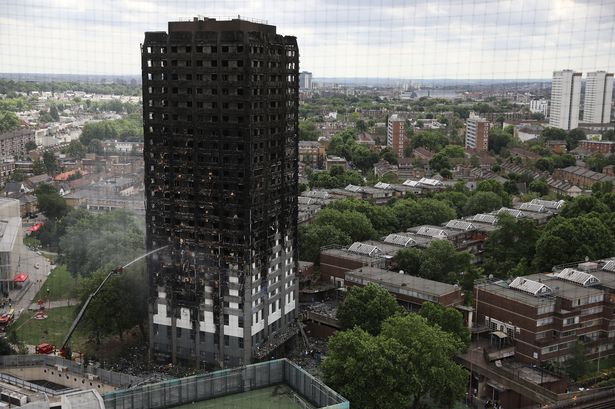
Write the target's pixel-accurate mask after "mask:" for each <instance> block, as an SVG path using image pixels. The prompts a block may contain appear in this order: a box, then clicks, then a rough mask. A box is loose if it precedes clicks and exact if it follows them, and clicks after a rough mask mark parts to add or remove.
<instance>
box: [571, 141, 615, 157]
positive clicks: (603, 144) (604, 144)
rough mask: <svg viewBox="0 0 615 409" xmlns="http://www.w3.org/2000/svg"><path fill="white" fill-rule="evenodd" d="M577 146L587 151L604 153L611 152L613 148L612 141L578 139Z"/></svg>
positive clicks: (614, 144)
mask: <svg viewBox="0 0 615 409" xmlns="http://www.w3.org/2000/svg"><path fill="white" fill-rule="evenodd" d="M579 147H580V148H581V149H584V150H586V151H587V152H591V153H592V154H593V153H602V154H604V155H610V154H612V153H613V152H614V151H615V149H614V147H615V142H614V141H591V140H586V141H579Z"/></svg>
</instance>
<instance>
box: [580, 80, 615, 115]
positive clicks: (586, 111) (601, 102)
mask: <svg viewBox="0 0 615 409" xmlns="http://www.w3.org/2000/svg"><path fill="white" fill-rule="evenodd" d="M612 100H613V73H607V72H606V71H595V72H588V73H587V80H586V82H585V102H584V105H583V122H589V123H598V124H606V123H609V122H611V102H612Z"/></svg>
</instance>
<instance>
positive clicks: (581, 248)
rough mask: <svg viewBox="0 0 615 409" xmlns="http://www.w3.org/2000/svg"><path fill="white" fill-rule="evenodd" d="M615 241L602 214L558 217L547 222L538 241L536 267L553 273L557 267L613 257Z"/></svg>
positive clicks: (535, 257) (535, 258)
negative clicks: (552, 270) (586, 260)
mask: <svg viewBox="0 0 615 409" xmlns="http://www.w3.org/2000/svg"><path fill="white" fill-rule="evenodd" d="M614 252H615V239H614V238H613V233H612V231H611V230H610V229H609V227H608V226H607V225H606V224H605V223H604V222H603V221H602V220H601V217H600V216H599V215H593V214H592V215H583V216H579V217H570V218H567V217H555V218H553V219H551V220H550V221H549V223H547V225H546V226H545V228H544V230H543V232H542V234H541V236H540V238H539V239H538V241H537V242H536V253H535V256H534V261H533V262H534V265H535V267H536V268H537V269H540V270H543V271H550V270H551V268H552V267H553V266H555V265H558V264H563V263H568V262H573V261H579V260H584V259H585V257H588V258H589V259H590V260H596V259H599V258H604V257H610V256H611V255H612V254H613V253H614Z"/></svg>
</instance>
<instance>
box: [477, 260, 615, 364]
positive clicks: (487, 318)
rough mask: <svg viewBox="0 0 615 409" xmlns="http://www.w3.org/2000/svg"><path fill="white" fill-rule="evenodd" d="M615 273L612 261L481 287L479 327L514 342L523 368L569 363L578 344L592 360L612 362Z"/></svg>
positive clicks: (495, 282) (481, 284) (479, 288)
mask: <svg viewBox="0 0 615 409" xmlns="http://www.w3.org/2000/svg"><path fill="white" fill-rule="evenodd" d="M614 269H615V261H612V260H608V261H601V262H599V263H582V264H579V265H578V266H574V268H571V267H567V268H554V270H553V271H554V272H553V273H544V274H532V275H529V276H523V277H516V278H514V279H513V280H509V281H488V282H484V283H480V284H477V285H476V286H475V287H474V297H475V300H476V307H477V308H476V315H477V324H478V325H485V326H487V327H488V328H490V330H491V331H498V332H500V333H502V334H503V336H505V337H507V338H509V339H510V340H512V344H513V345H514V356H515V358H517V359H518V360H520V361H522V362H526V363H532V364H535V365H541V364H543V363H545V362H548V361H558V362H564V361H566V360H567V359H569V358H570V357H571V356H572V354H573V349H574V345H575V343H576V342H577V341H582V342H584V344H585V348H586V354H587V358H588V359H596V358H598V357H600V356H601V357H602V358H606V357H607V356H609V355H612V354H615V349H614V346H615V330H613V328H614V325H615V319H614V317H613V305H614V304H613V300H614V299H615V298H613V291H614V288H613V287H614V286H613V283H614V282H615V280H614V279H615V273H613V271H614Z"/></svg>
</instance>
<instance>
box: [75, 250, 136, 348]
mask: <svg viewBox="0 0 615 409" xmlns="http://www.w3.org/2000/svg"><path fill="white" fill-rule="evenodd" d="M125 261H129V260H125ZM136 270H139V271H140V272H137V271H136ZM144 271H145V268H144V265H143V264H142V263H141V264H139V265H137V266H136V267H134V268H133V267H131V269H130V270H129V271H126V272H123V273H122V276H121V277H120V276H113V277H111V278H110V279H109V281H107V283H106V284H105V286H103V287H102V289H101V290H100V292H99V293H98V294H97V295H96V297H94V298H93V299H92V301H91V302H90V305H89V306H88V309H87V310H86V312H85V315H84V316H83V319H82V321H81V323H80V325H81V326H83V327H84V328H85V329H86V330H87V331H88V332H89V333H90V335H91V336H92V337H93V338H94V339H95V340H96V343H97V344H100V343H101V338H102V337H103V336H104V335H108V334H115V335H117V336H119V338H120V340H122V339H123V334H124V332H125V331H127V330H129V329H132V328H133V327H135V326H139V328H140V329H141V335H142V336H145V333H144V332H145V331H144V329H145V327H144V321H145V318H146V317H147V311H146V308H144V307H143V306H142V305H140V304H141V303H142V304H143V305H146V304H147V300H146V299H145V297H144V296H143V291H141V289H142V288H143V287H144V286H146V285H147V280H146V279H145V274H144V273H143V272H144ZM107 274H108V272H107V271H96V272H94V273H93V274H92V275H90V276H89V277H86V278H82V279H79V285H78V289H77V291H78V294H79V299H80V301H81V305H80V306H79V308H77V311H79V310H80V309H81V307H82V306H83V303H85V301H86V300H87V298H88V297H89V295H90V294H92V293H93V292H94V291H95V290H96V289H97V288H98V286H99V285H100V284H101V282H102V281H103V279H104V278H105V277H106V276H107ZM109 317H114V318H113V319H109Z"/></svg>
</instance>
